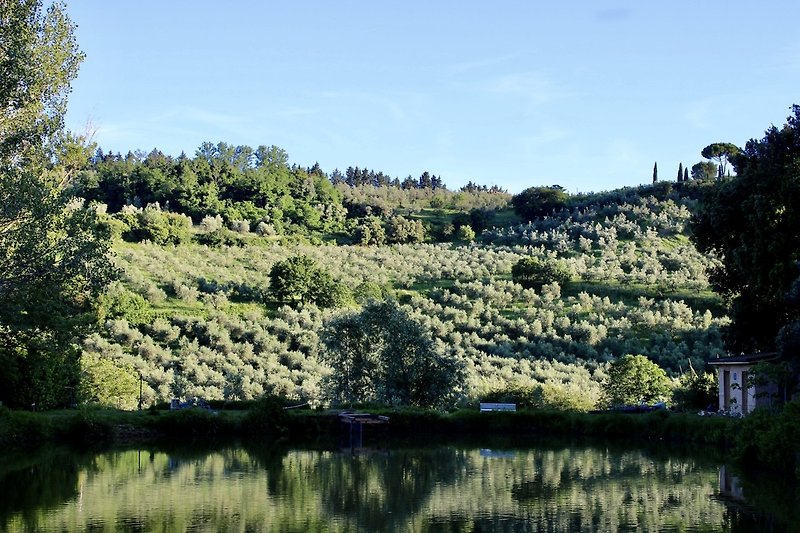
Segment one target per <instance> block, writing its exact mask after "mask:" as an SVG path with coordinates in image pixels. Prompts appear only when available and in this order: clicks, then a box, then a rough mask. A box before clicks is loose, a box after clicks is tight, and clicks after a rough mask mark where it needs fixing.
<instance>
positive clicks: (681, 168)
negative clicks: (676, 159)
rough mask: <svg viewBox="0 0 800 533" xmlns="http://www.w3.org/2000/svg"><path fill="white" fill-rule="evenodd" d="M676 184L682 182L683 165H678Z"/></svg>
mask: <svg viewBox="0 0 800 533" xmlns="http://www.w3.org/2000/svg"><path fill="white" fill-rule="evenodd" d="M677 181H678V183H680V182H682V181H683V163H678V180H677Z"/></svg>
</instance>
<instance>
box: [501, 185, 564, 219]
mask: <svg viewBox="0 0 800 533" xmlns="http://www.w3.org/2000/svg"><path fill="white" fill-rule="evenodd" d="M567 198H568V194H567V192H566V191H565V190H564V188H563V187H561V186H559V185H553V186H552V187H531V188H529V189H525V190H524V191H522V192H521V193H519V194H516V195H514V197H513V198H511V205H513V206H514V211H516V212H517V214H518V215H519V216H521V217H522V218H523V219H525V220H536V219H537V218H541V217H544V216H547V215H550V214H552V213H553V211H556V210H558V209H561V208H563V207H564V206H565V205H566V203H567Z"/></svg>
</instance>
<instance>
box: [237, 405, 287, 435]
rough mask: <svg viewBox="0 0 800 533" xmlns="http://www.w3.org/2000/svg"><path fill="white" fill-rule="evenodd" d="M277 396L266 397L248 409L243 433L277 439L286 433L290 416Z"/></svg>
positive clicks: (243, 421) (243, 422) (243, 423)
mask: <svg viewBox="0 0 800 533" xmlns="http://www.w3.org/2000/svg"><path fill="white" fill-rule="evenodd" d="M283 407H284V405H283V401H282V400H281V399H280V398H278V397H277V396H264V397H263V398H261V399H260V400H259V401H258V402H256V404H255V405H253V406H252V407H250V409H248V411H247V414H246V415H245V417H244V420H242V433H244V434H246V435H253V436H271V437H277V436H280V435H283V434H285V433H286V424H287V420H288V415H287V414H286V411H285V410H284V409H283Z"/></svg>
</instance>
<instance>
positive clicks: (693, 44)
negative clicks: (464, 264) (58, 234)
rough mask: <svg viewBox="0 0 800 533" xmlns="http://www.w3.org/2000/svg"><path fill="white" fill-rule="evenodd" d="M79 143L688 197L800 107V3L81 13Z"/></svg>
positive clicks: (157, 6)
mask: <svg viewBox="0 0 800 533" xmlns="http://www.w3.org/2000/svg"><path fill="white" fill-rule="evenodd" d="M67 11H68V13H69V14H70V17H71V18H72V19H73V21H74V22H75V23H77V24H78V29H77V32H76V36H77V39H78V43H79V45H80V47H81V49H82V50H83V51H84V52H85V53H86V56H87V57H86V61H85V62H84V63H83V65H82V68H81V72H80V74H79V76H78V79H77V80H76V81H75V82H74V84H73V92H72V95H71V97H70V106H69V112H68V115H67V126H68V127H69V128H70V129H73V130H76V131H82V130H84V128H85V124H86V123H87V121H90V122H91V124H92V125H93V127H94V128H95V129H96V135H95V140H96V141H97V142H98V143H99V144H100V146H101V147H102V148H103V149H105V150H106V151H108V150H112V151H114V152H122V153H123V154H124V153H126V152H127V151H128V150H136V149H141V150H145V151H150V150H152V149H153V148H158V149H160V150H162V151H163V152H165V153H168V154H172V155H178V154H180V153H181V151H185V152H186V153H187V154H188V155H194V152H195V150H196V149H197V147H198V146H199V145H200V144H201V143H202V142H203V141H212V142H218V141H224V142H227V143H229V144H234V145H238V144H246V145H250V146H252V147H256V146H258V145H261V144H265V145H272V144H274V145H277V146H280V147H281V148H283V149H285V150H286V151H287V152H288V153H289V157H290V161H291V162H292V163H297V164H299V165H302V166H311V165H313V164H314V163H315V162H319V164H320V165H321V166H322V168H323V169H324V170H325V171H327V172H330V171H332V170H333V169H334V168H339V169H341V170H344V169H345V168H346V167H348V166H360V167H362V168H363V167H367V168H372V169H375V170H381V171H383V172H385V173H387V174H389V175H391V176H396V177H399V178H401V179H402V178H404V177H406V176H408V175H412V176H414V177H417V176H419V175H420V174H421V173H422V172H423V171H425V170H428V171H431V172H433V173H434V174H437V175H440V176H441V177H442V178H443V180H444V182H445V183H446V184H447V185H448V186H449V187H450V188H457V187H459V186H461V185H463V184H465V183H466V182H467V181H470V180H472V181H474V182H477V183H480V184H486V185H493V184H494V185H499V186H502V187H504V188H507V189H508V190H509V191H511V192H519V191H521V190H522V189H524V188H526V187H530V186H534V185H550V184H560V185H562V186H564V187H566V188H567V189H568V190H569V191H570V192H576V191H584V192H585V191H600V190H608V189H613V188H617V187H622V186H628V185H631V186H633V185H639V184H641V183H647V182H649V181H651V179H652V169H653V162H655V161H657V162H658V167H659V177H660V178H661V179H674V177H675V175H676V173H677V167H678V163H683V164H684V165H689V166H691V165H692V164H694V163H696V162H698V161H700V160H702V157H701V156H700V150H701V149H702V148H703V147H704V146H706V145H707V144H710V143H712V142H716V141H726V142H733V143H735V144H738V145H740V146H741V145H744V143H745V142H746V141H747V140H748V139H750V138H761V137H762V136H763V133H764V130H766V129H767V128H768V127H769V126H770V125H772V124H776V125H780V124H782V123H783V122H784V121H785V119H786V117H787V116H788V115H789V113H790V107H791V105H792V104H794V103H800V95H799V94H798V89H800V32H797V31H796V21H797V20H798V19H800V17H799V15H800V2H797V1H796V0H791V1H789V0H780V1H771V2H752V1H748V2H745V1H738V0H734V1H717V0H702V1H700V0H694V1H683V0H676V1H671V2H647V1H641V0H640V1H630V2H625V1H620V2H592V1H568V0H565V1H564V2H554V1H549V2H536V1H532V0H531V1H525V2H522V1H520V2H516V1H498V2H486V1H482V2H473V1H469V0H461V1H434V0H429V1H415V0H406V1H403V2H399V1H398V2H388V1H375V0H372V1H350V0H340V1H332V0H331V1H319V2H311V1H302V0H300V1H293V2H256V1H239V0H229V1H228V2H219V1H216V2H207V1H205V0H192V1H189V0H170V1H162V0H159V1H152V0H138V1H135V2H134V1H121V0H120V1H114V2H108V1H101V0H80V1H79V0H72V1H71V2H70V3H68V6H67Z"/></svg>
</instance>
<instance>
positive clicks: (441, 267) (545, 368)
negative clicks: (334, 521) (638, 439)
mask: <svg viewBox="0 0 800 533" xmlns="http://www.w3.org/2000/svg"><path fill="white" fill-rule="evenodd" d="M426 202H428V203H427V211H426V210H424V209H410V210H408V214H409V215H410V216H412V217H415V216H416V217H424V216H426V215H427V216H430V214H431V208H430V204H429V198H428V199H426ZM692 206H693V201H692V200H691V199H690V198H688V197H686V196H682V195H681V194H679V193H678V192H677V191H672V189H671V188H670V187H667V188H666V189H665V188H664V187H657V188H656V187H653V188H650V187H645V188H639V189H628V190H623V191H614V192H612V193H604V194H600V195H585V196H582V197H575V198H573V201H572V202H571V203H570V205H569V207H568V208H566V209H562V210H561V211H559V212H556V213H553V214H552V215H551V216H548V217H544V218H541V219H537V220H536V221H533V222H530V223H526V224H511V225H507V226H495V227H492V228H489V229H486V230H484V231H483V233H482V234H481V235H479V238H478V239H477V240H476V241H475V242H468V241H461V242H455V243H449V242H448V243H413V244H390V245H381V246H358V245H312V244H304V243H302V242H298V243H291V239H285V238H283V239H280V240H278V239H276V238H275V237H270V236H268V235H266V236H257V235H255V234H250V233H246V232H245V233H240V234H238V236H237V240H236V242H235V243H234V244H233V245H225V243H224V242H216V243H214V244H215V245H208V244H205V245H204V244H198V241H201V242H203V238H202V237H203V235H204V233H209V232H211V231H215V230H214V229H212V228H208V227H203V226H202V225H197V226H194V227H193V228H192V230H191V231H192V233H193V234H194V239H192V240H191V242H187V241H185V240H184V242H182V243H180V244H178V245H167V246H161V245H156V244H153V243H151V242H142V243H130V242H124V241H121V240H119V241H117V243H116V245H115V250H116V254H117V261H118V266H119V267H120V269H121V270H122V273H123V279H122V283H121V284H120V285H118V286H116V287H114V288H113V290H112V291H111V293H110V296H109V297H108V302H107V308H108V309H107V317H106V318H107V321H106V322H105V326H104V328H103V332H102V334H96V335H93V336H91V337H89V338H88V339H86V340H85V341H84V344H83V346H84V360H85V361H95V362H97V361H100V360H104V359H107V358H110V359H111V360H113V361H114V362H115V364H116V365H117V366H120V367H122V368H126V369H127V370H125V372H127V373H129V374H133V375H141V376H142V377H143V379H144V384H145V386H144V399H145V404H149V403H150V402H152V401H165V400H167V399H168V398H171V397H173V396H189V397H191V396H197V397H203V398H207V399H219V398H227V399H251V398H255V397H258V396H260V395H262V394H264V393H274V394H279V395H281V396H285V397H287V398H290V399H292V400H295V401H297V402H305V401H309V402H311V403H312V404H318V403H320V402H323V401H324V399H325V398H324V385H323V380H324V378H325V377H326V376H327V375H328V374H329V373H330V369H329V368H328V367H327V366H326V365H325V364H324V363H322V362H321V361H320V358H319V354H320V350H321V346H320V340H319V333H320V331H321V330H322V328H323V326H324V324H325V323H326V321H328V320H330V319H331V318H332V317H335V316H337V315H339V314H341V313H346V312H348V310H347V309H344V310H343V309H333V310H331V309H325V310H321V309H318V308H317V307H316V306H314V305H310V306H306V307H304V308H300V309H292V308H289V307H286V306H283V307H278V306H277V305H275V303H274V302H272V301H271V298H270V294H269V271H270V269H271V267H272V265H273V264H275V262H277V261H280V260H283V259H286V258H288V257H291V256H295V255H299V254H304V255H307V256H309V257H311V258H312V259H314V260H315V261H316V262H317V263H318V264H319V265H321V266H322V267H324V268H326V269H327V270H328V271H329V272H330V273H331V275H332V276H333V277H334V279H335V280H336V281H338V282H340V283H342V284H344V285H346V286H347V287H348V288H349V289H350V290H351V291H352V293H353V294H354V295H355V297H356V301H357V302H359V301H360V302H363V301H365V300H366V299H367V298H368V297H376V296H377V297H382V296H384V295H387V294H389V295H393V296H394V297H396V298H398V299H399V300H400V302H401V303H402V304H403V305H404V306H405V307H406V308H407V309H408V310H409V311H410V313H411V314H412V315H413V316H414V317H416V318H417V319H418V320H419V321H421V322H422V323H423V324H425V326H426V327H427V328H428V329H429V330H430V332H431V334H432V336H433V338H434V339H435V342H436V346H437V350H438V351H439V352H440V353H442V354H445V355H446V356H448V357H452V358H456V359H458V360H460V361H462V362H463V363H464V365H465V368H466V378H467V379H466V385H465V388H464V391H463V397H464V401H474V400H475V399H478V398H481V397H484V396H486V395H487V394H490V393H493V392H494V393H495V394H497V391H503V390H509V389H512V388H515V387H520V386H528V387H529V386H538V387H537V390H538V391H539V393H540V396H539V398H538V400H537V401H539V402H540V403H541V404H542V405H550V406H560V407H574V408H579V409H590V408H593V407H595V405H596V404H597V402H598V400H599V399H600V382H601V381H602V379H603V377H604V376H605V370H604V369H605V363H606V362H608V361H610V360H613V359H615V358H617V357H620V356H622V355H624V354H628V353H630V354H638V353H641V354H645V355H647V356H648V357H650V358H651V359H653V360H654V361H656V362H657V363H658V364H659V365H661V366H662V367H663V368H665V369H666V370H668V372H669V373H670V374H672V375H678V374H679V373H680V372H681V371H682V370H686V369H687V367H688V365H689V361H690V360H691V364H692V365H693V366H694V368H696V369H700V368H703V367H704V365H705V362H706V361H707V360H709V359H711V358H713V357H716V355H717V354H719V353H722V352H723V346H722V339H721V334H720V328H721V327H722V326H724V325H725V324H727V322H728V320H727V318H726V317H725V316H724V314H723V313H724V311H723V306H722V302H721V300H720V299H719V298H718V297H717V296H715V295H714V294H713V293H712V292H711V291H710V289H709V285H708V279H707V277H706V271H707V269H709V268H710V267H711V266H713V264H714V262H713V260H712V259H710V258H708V257H704V256H703V255H701V254H699V253H698V252H697V250H696V249H695V248H694V246H693V245H692V243H691V242H690V241H689V239H688V237H687V223H688V221H689V218H690V216H691V209H692ZM412 207H413V206H412ZM470 207H471V206H470ZM497 208H498V206H493V210H496V209H497ZM436 213H438V215H437V216H438V217H439V220H438V221H437V223H438V224H439V225H440V226H447V225H448V224H450V223H452V221H455V219H456V217H457V216H458V212H457V210H455V211H450V212H448V211H446V210H439V211H437V212H436ZM501 213H502V212H501ZM493 214H494V211H493ZM510 218H513V217H507V216H504V215H502V214H501V215H500V216H496V217H494V220H495V221H501V220H502V221H508V220H509V219H510ZM216 231H219V230H218V229H217V230H216ZM226 231H227V230H226ZM301 241H302V239H301ZM205 242H208V241H207V240H206V241H205ZM530 256H532V257H537V258H541V259H543V260H546V261H556V262H558V263H559V264H560V265H562V266H564V267H565V268H566V269H567V270H568V271H569V274H570V277H571V281H570V282H568V283H566V284H564V285H563V286H559V285H558V284H549V285H545V286H543V287H542V288H541V289H539V290H533V289H523V288H522V286H520V285H518V284H516V283H514V282H513V281H512V280H511V268H512V266H513V265H514V264H515V263H516V262H517V261H518V260H519V259H521V258H523V257H530ZM136 295H139V296H141V298H139V297H138V296H136ZM137 381H138V379H137ZM133 401H134V398H133V397H132V396H131V395H130V394H129V395H127V397H126V398H124V401H123V402H122V403H128V404H129V405H130V403H131V402H133Z"/></svg>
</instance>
